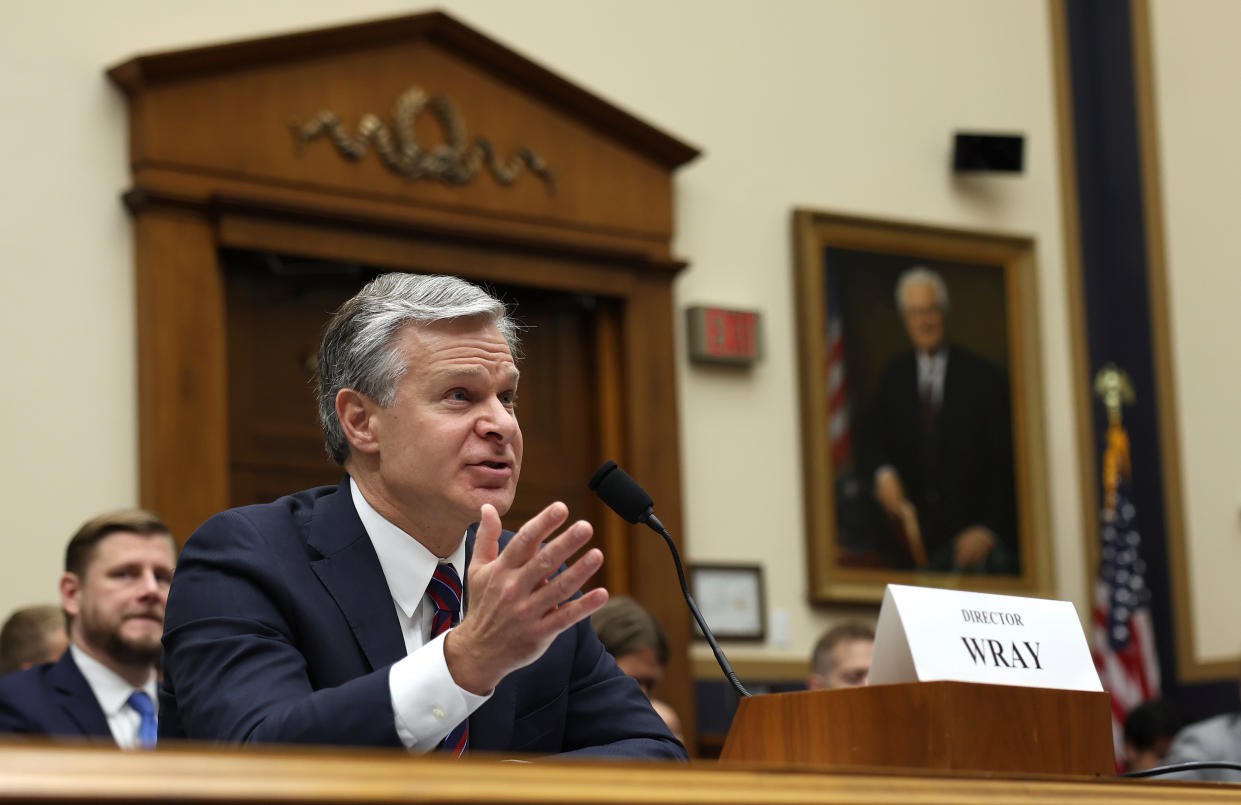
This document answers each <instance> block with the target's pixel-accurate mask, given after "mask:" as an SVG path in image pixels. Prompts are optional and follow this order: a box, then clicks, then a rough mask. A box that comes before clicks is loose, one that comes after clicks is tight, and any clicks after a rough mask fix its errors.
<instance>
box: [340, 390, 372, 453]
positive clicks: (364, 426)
mask: <svg viewBox="0 0 1241 805" xmlns="http://www.w3.org/2000/svg"><path fill="white" fill-rule="evenodd" d="M378 409H379V406H378V405H376V404H375V403H374V401H373V400H371V398H370V397H367V396H366V395H365V394H363V393H361V392H360V391H354V390H353V389H341V390H340V391H338V392H336V418H337V419H338V420H339V421H340V427H341V430H343V431H344V433H345V438H346V439H348V440H349V447H350V448H352V449H353V450H355V451H357V452H359V453H378V452H379V432H378V429H377V428H376V426H375V412H376V411H377V410H378Z"/></svg>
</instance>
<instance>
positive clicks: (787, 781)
mask: <svg viewBox="0 0 1241 805" xmlns="http://www.w3.org/2000/svg"><path fill="white" fill-rule="evenodd" d="M1238 798H1241V787H1237V786H1229V785H1222V784H1205V783H1204V784H1196V783H1175V782H1157V781H1146V780H1134V781H1129V780H1115V779H1101V780H1090V779H1085V778H1063V779H1051V778H1044V779H1037V778H1032V777H1029V776H1026V777H1004V778H1001V777H996V776H982V775H971V776H967V775H960V774H947V773H945V774H938V775H935V774H930V773H912V772H911V773H908V774H904V773H892V772H884V773H882V774H879V773H874V772H871V773H867V772H866V771H858V772H852V771H847V772H833V773H830V774H829V773H816V772H812V771H807V770H805V769H795V768H786V769H770V768H766V769H764V770H757V769H754V768H745V767H738V766H727V765H722V764H716V763H698V764H691V765H679V764H651V763H621V762H617V763H597V762H589V763H588V762H580V763H578V762H564V761H561V762H547V761H543V762H539V763H533V764H522V763H503V762H499V760H498V759H496V758H485V757H473V758H469V759H467V760H463V761H453V760H449V759H444V758H439V757H411V756H409V755H406V754H405V753H403V752H399V751H365V752H354V751H332V750H325V749H298V750H290V749H270V748H246V749H236V748H202V747H191V746H183V747H163V748H161V749H160V750H159V751H156V752H121V751H119V750H115V749H105V748H93V747H85V746H83V747H65V746H57V745H52V744H45V743H34V742H31V743H15V744H0V802H60V803H79V802H100V801H106V802H138V803H154V802H161V803H162V802H170V801H175V802H182V803H240V802H247V803H354V802H356V803H363V802H365V803H445V804H447V803H454V804H455V803H529V804H530V805H534V804H535V803H540V804H542V803H606V804H609V805H611V804H615V805H622V804H623V805H632V804H634V803H643V805H645V803H652V805H663V804H664V803H667V805H686V804H687V803H697V802H703V803H711V805H733V804H734V803H735V804H736V805H742V804H743V803H744V804H745V805H750V803H779V804H780V805H793V804H798V803H806V804H807V805H810V804H811V803H927V805H948V803H953V804H954V805H955V803H965V804H966V805H970V804H971V803H978V805H983V804H984V803H985V804H986V805H992V803H1023V804H1024V803H1030V804H1031V805H1032V804H1033V803H1047V802H1059V803H1115V802H1126V803H1152V805H1154V804H1155V803H1158V805H1168V803H1175V802H1185V803H1212V802H1219V803H1223V802H1236V801H1237V800H1238Z"/></svg>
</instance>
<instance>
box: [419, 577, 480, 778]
mask: <svg viewBox="0 0 1241 805" xmlns="http://www.w3.org/2000/svg"><path fill="white" fill-rule="evenodd" d="M427 595H428V596H430V598H431V603H432V604H434V605H435V614H434V615H432V616H431V637H433V638H434V637H438V636H440V635H442V634H443V633H444V632H447V631H448V630H449V629H451V628H452V627H454V626H456V625H457V622H458V621H460V620H461V577H460V576H458V575H457V571H456V570H455V569H454V568H453V566H452V565H450V564H447V563H444V564H441V565H438V566H437V567H436V568H435V575H433V576H432V577H431V583H430V584H428V585H427ZM469 745H470V722H469V720H468V719H467V720H465V721H462V722H461V723H460V724H458V725H457V726H455V727H453V729H452V731H451V732H449V733H448V735H447V737H445V738H444V742H443V743H441V744H440V749H442V750H443V751H445V752H451V753H452V754H453V756H454V757H461V756H462V755H463V754H465V750H466V748H467V747H469Z"/></svg>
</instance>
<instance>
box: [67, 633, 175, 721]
mask: <svg viewBox="0 0 1241 805" xmlns="http://www.w3.org/2000/svg"><path fill="white" fill-rule="evenodd" d="M69 650H70V651H71V652H73V661H74V663H76V664H77V666H78V670H79V671H81V672H82V676H84V677H86V684H88V685H90V689H91V692H92V693H94V694H95V699H96V700H97V701H98V702H99V708H100V709H101V710H103V714H104V715H105V716H107V717H108V718H111V717H112V716H114V715H116V714H117V713H119V712H121V708H123V707H125V704H126V703H127V702H128V701H129V695H130V694H131V693H133V692H134V690H135V688H134V686H133V685H131V684H129V683H128V682H126V681H125V680H124V679H123V678H121V676H120V675H119V674H117V673H116V671H113V670H112V669H111V668H109V667H108V666H106V665H104V664H103V663H101V662H100V661H99V660H97V659H95V658H94V657H92V656H91V655H89V654H87V653H86V652H85V651H83V650H82V649H80V648H78V646H76V645H74V644H72V643H71V644H70V645H69ZM137 690H142V691H145V692H146V694H147V695H148V696H150V697H151V702H152V703H154V702H155V701H156V699H155V693H156V691H155V670H154V669H152V670H151V676H150V678H149V679H147V681H146V683H145V684H144V685H143V686H142V687H140V688H137Z"/></svg>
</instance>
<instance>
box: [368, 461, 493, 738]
mask: <svg viewBox="0 0 1241 805" xmlns="http://www.w3.org/2000/svg"><path fill="white" fill-rule="evenodd" d="M349 492H350V494H352V496H353V506H354V508H355V509H357V510H358V517H359V518H360V519H361V520H362V526H363V527H364V528H365V529H366V533H367V535H368V536H369V537H370V539H371V544H372V545H374V546H375V553H376V554H377V555H378V556H379V565H380V567H382V568H383V574H384V579H385V580H387V582H388V592H389V593H390V594H391V595H392V605H393V606H394V607H396V617H397V620H398V621H400V624H401V635H402V637H404V638H405V650H406V652H407V655H406V656H405V657H404V658H403V659H401V660H398V661H397V662H395V663H393V665H392V670H391V671H390V672H389V674H388V691H389V693H390V694H391V696H392V713H393V715H394V717H395V722H396V734H397V735H398V736H399V737H400V739H401V742H402V743H403V744H405V746H406V747H407V748H409V749H413V750H416V751H419V752H426V751H429V750H431V749H434V748H436V746H438V745H439V743H440V741H443V740H444V738H445V736H447V735H448V733H449V732H450V731H451V730H452V728H453V727H455V726H457V725H458V724H460V723H461V722H462V721H465V720H466V719H467V718H469V717H470V714H471V713H473V712H474V711H475V710H477V709H478V708H479V706H481V705H482V703H483V702H485V701H487V699H489V698H491V696H490V694H488V695H487V696H477V695H475V694H473V693H470V692H469V691H468V690H465V689H464V688H462V687H459V686H458V685H457V683H456V682H454V681H453V678H452V674H451V673H449V671H448V663H447V662H446V661H445V659H444V637H445V636H446V635H440V636H439V637H436V638H435V639H433V640H431V641H430V642H427V636H428V635H430V634H431V618H432V617H433V616H434V615H435V606H434V605H433V604H432V603H431V602H430V599H428V598H427V595H426V593H427V585H428V584H429V583H430V582H431V576H433V575H434V574H435V568H436V566H437V565H438V564H439V563H440V561H441V560H440V559H439V558H438V557H436V556H435V554H433V553H431V552H430V551H428V550H427V549H426V547H425V546H424V545H423V544H422V543H421V542H419V541H418V540H416V539H414V538H413V537H411V536H410V535H409V534H406V533H405V532H404V531H402V530H401V529H399V528H397V527H396V526H395V525H393V524H392V523H391V522H389V521H388V520H387V519H385V518H384V516H383V515H381V514H380V513H379V512H377V511H375V509H374V507H373V506H371V504H370V503H368V502H367V501H366V498H365V497H363V496H362V492H361V490H360V489H358V484H357V482H356V481H354V480H353V478H350V479H349ZM443 561H445V562H447V563H449V564H451V565H452V566H453V569H455V570H456V571H457V575H458V576H459V577H460V578H461V581H462V585H463V586H464V582H465V535H464V534H462V535H461V543H460V544H459V545H457V549H456V550H455V551H453V553H452V555H451V556H449V557H447V558H446V559H445V560H443ZM461 606H462V610H463V611H462V613H461V614H462V616H464V615H465V612H464V608H465V601H464V597H463V600H462V602H461Z"/></svg>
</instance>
